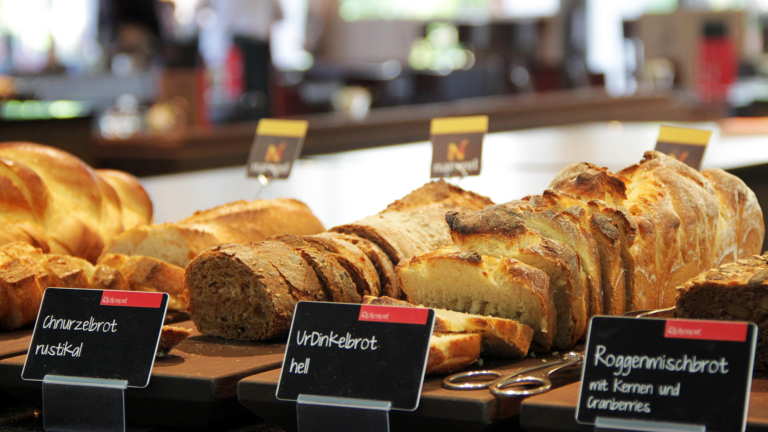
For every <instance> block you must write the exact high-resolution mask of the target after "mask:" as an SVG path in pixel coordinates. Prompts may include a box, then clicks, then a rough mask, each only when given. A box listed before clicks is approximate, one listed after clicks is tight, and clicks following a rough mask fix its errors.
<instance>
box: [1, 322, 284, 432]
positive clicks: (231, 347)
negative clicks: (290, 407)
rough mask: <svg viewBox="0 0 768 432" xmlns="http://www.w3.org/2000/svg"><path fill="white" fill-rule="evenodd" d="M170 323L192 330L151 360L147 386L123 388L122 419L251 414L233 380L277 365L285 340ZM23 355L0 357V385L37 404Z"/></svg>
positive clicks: (200, 421)
mask: <svg viewBox="0 0 768 432" xmlns="http://www.w3.org/2000/svg"><path fill="white" fill-rule="evenodd" d="M174 325H175V326H179V327H186V328H189V329H192V331H193V332H192V335H191V336H190V337H189V338H188V339H186V340H185V341H184V342H182V343H181V344H180V345H179V346H178V347H177V348H176V349H174V350H172V351H171V353H170V355H168V356H166V357H164V358H159V359H157V360H156V361H155V365H154V368H153V370H152V377H151V378H150V383H149V386H148V387H146V388H143V389H134V388H130V389H127V390H126V392H125V399H126V417H127V421H128V422H129V423H133V424H150V425H160V426H175V427H194V428H206V427H212V426H214V425H216V426H224V425H226V424H228V423H229V424H233V423H238V422H240V421H242V420H243V419H246V418H253V414H251V413H250V412H248V411H247V410H245V409H243V407H242V406H241V405H240V404H238V403H237V398H236V395H237V389H236V386H237V382H238V381H239V380H241V379H242V378H244V377H246V376H249V375H253V374H258V373H261V372H264V371H268V370H271V369H275V368H279V367H280V365H281V364H282V360H283V353H284V351H285V343H284V342H283V341H279V342H266V343H263V342H238V341H228V340H225V339H220V338H215V337H211V336H204V335H201V334H200V333H199V332H198V331H197V330H196V329H195V326H194V324H193V323H192V321H185V322H182V323H177V324H174ZM24 351H26V347H25V348H24ZM25 359H26V354H25V355H19V356H15V357H10V358H6V359H3V360H0V388H2V389H3V390H5V391H6V392H8V393H10V394H12V395H14V396H16V397H18V398H20V399H22V400H24V401H25V402H27V403H30V404H32V405H35V406H41V405H42V386H41V383H40V382H31V381H24V380H22V379H21V370H22V367H23V365H24V360H25Z"/></svg>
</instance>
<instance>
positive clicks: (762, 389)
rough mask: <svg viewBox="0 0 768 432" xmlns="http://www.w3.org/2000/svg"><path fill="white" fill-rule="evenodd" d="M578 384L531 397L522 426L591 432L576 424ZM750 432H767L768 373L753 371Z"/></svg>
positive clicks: (531, 431)
mask: <svg viewBox="0 0 768 432" xmlns="http://www.w3.org/2000/svg"><path fill="white" fill-rule="evenodd" d="M579 385H580V383H579V382H577V383H573V384H570V385H567V386H564V387H561V388H559V389H556V390H553V391H551V392H549V393H544V394H540V395H537V396H531V397H530V398H528V399H526V400H525V401H523V403H522V406H521V408H520V425H521V426H522V427H523V429H525V430H526V431H528V432H555V431H558V432H589V431H594V430H595V428H594V426H588V425H581V424H578V423H576V405H577V404H578V400H579ZM747 431H755V432H757V431H768V373H766V372H765V371H757V370H756V371H754V377H753V379H752V391H751V393H750V396H749V412H748V415H747Z"/></svg>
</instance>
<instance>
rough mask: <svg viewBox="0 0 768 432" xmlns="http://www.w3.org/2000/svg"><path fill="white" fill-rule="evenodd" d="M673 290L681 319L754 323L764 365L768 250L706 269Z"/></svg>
mask: <svg viewBox="0 0 768 432" xmlns="http://www.w3.org/2000/svg"><path fill="white" fill-rule="evenodd" d="M677 290H678V291H679V294H678V297H677V301H676V306H677V316H679V317H681V318H693V319H713V320H727V321H751V322H754V323H756V324H757V325H758V328H759V332H758V336H757V338H758V339H757V352H756V356H757V358H758V359H759V360H760V361H761V362H762V363H763V364H764V365H768V252H767V253H766V254H764V255H762V256H761V255H755V256H752V257H750V258H746V259H739V260H737V261H736V262H734V263H728V264H723V265H721V266H720V267H718V268H713V269H711V270H708V271H706V272H704V273H702V274H700V275H698V276H696V277H695V278H694V279H692V280H690V281H688V282H686V283H685V284H683V285H682V286H680V287H678V288H677Z"/></svg>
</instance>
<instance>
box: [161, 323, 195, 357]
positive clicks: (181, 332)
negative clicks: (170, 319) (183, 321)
mask: <svg viewBox="0 0 768 432" xmlns="http://www.w3.org/2000/svg"><path fill="white" fill-rule="evenodd" d="M191 334H192V330H190V329H188V328H184V327H174V326H167V325H164V326H163V328H162V329H161V330H160V341H159V342H158V343H157V351H156V352H155V355H156V356H157V357H165V356H167V355H168V354H170V353H171V350H172V349H174V348H175V347H176V346H177V345H179V344H180V343H181V342H183V341H184V339H186V338H188V337H189V335H191Z"/></svg>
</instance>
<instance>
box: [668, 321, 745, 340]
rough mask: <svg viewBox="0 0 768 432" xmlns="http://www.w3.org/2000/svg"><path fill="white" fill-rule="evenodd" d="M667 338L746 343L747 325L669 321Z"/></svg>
mask: <svg viewBox="0 0 768 432" xmlns="http://www.w3.org/2000/svg"><path fill="white" fill-rule="evenodd" d="M664 337H665V338H674V339H703V340H717V341H731V342H744V341H746V340H747V323H738V322H726V321H697V320H667V325H666V327H665V328H664Z"/></svg>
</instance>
